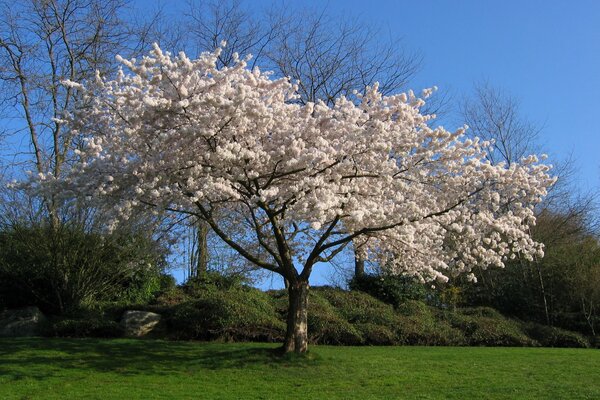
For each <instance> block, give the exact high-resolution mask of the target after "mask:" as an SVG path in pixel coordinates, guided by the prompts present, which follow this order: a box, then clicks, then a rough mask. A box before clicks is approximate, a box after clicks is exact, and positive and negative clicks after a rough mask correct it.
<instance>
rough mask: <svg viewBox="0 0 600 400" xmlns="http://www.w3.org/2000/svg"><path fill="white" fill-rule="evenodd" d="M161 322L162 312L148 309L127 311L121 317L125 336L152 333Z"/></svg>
mask: <svg viewBox="0 0 600 400" xmlns="http://www.w3.org/2000/svg"><path fill="white" fill-rule="evenodd" d="M159 322H160V314H156V313H153V312H148V311H134V310H129V311H125V313H124V314H123V317H122V318H121V326H122V327H123V329H124V330H125V336H130V337H140V336H145V335H147V334H148V333H150V332H151V331H152V330H153V329H154V328H155V327H156V325H158V323H159Z"/></svg>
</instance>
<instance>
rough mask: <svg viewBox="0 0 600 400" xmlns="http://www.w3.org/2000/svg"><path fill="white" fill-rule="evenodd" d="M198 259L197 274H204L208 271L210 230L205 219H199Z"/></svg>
mask: <svg viewBox="0 0 600 400" xmlns="http://www.w3.org/2000/svg"><path fill="white" fill-rule="evenodd" d="M197 229H198V232H197V234H198V236H197V246H198V248H197V249H196V251H197V259H196V276H201V275H204V274H205V273H206V272H207V271H208V230H209V225H208V223H206V222H205V221H202V220H198V224H197Z"/></svg>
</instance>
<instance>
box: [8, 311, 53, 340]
mask: <svg viewBox="0 0 600 400" xmlns="http://www.w3.org/2000/svg"><path fill="white" fill-rule="evenodd" d="M45 321H46V317H44V314H42V312H41V311H40V309H39V308H37V307H25V308H20V309H16V310H6V311H4V312H3V313H1V314H0V337H2V336H4V337H18V336H36V335H37V334H38V332H39V330H40V326H41V324H43V323H44V322H45Z"/></svg>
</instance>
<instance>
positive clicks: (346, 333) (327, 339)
mask: <svg viewBox="0 0 600 400" xmlns="http://www.w3.org/2000/svg"><path fill="white" fill-rule="evenodd" d="M286 301H287V297H286ZM308 334H309V340H310V341H311V342H312V343H315V344H336V345H357V344H361V343H362V342H363V338H362V336H361V334H360V333H359V331H358V330H356V328H355V327H354V326H352V324H350V323H349V322H348V321H347V320H346V319H344V318H343V317H342V316H341V315H340V313H339V312H338V310H336V308H335V307H334V306H333V305H332V304H331V303H330V302H329V301H328V300H327V299H326V298H325V297H323V296H322V293H320V292H318V291H311V293H310V298H309V311H308Z"/></svg>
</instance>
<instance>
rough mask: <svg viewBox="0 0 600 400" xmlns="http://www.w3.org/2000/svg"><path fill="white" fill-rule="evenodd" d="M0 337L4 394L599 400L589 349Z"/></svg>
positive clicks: (594, 354)
mask: <svg viewBox="0 0 600 400" xmlns="http://www.w3.org/2000/svg"><path fill="white" fill-rule="evenodd" d="M275 347H276V345H273V344H262V343H261V344H256V343H235V344H233V343H229V344H224V343H202V342H167V341H160V340H125V339H116V340H98V339H35V338H33V339H1V340H0V398H1V399H3V400H8V399H19V400H22V399H50V400H51V399H102V400H110V399H124V398H127V399H283V398H286V399H361V400H366V399H403V398H406V399H471V398H486V399H519V398H520V399H549V398H553V399H562V398H564V399H566V398H568V399H597V398H600V381H599V380H598V379H597V378H598V366H599V365H600V352H599V351H598V350H587V349H547V348H509V347H505V348H491V347H487V348H486V347H387V346H380V347H369V346H363V347H330V346H313V347H312V348H311V353H310V355H309V356H308V357H307V358H302V359H289V358H283V359H282V358H279V357H278V356H276V354H275V352H274V351H273V349H275Z"/></svg>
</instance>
